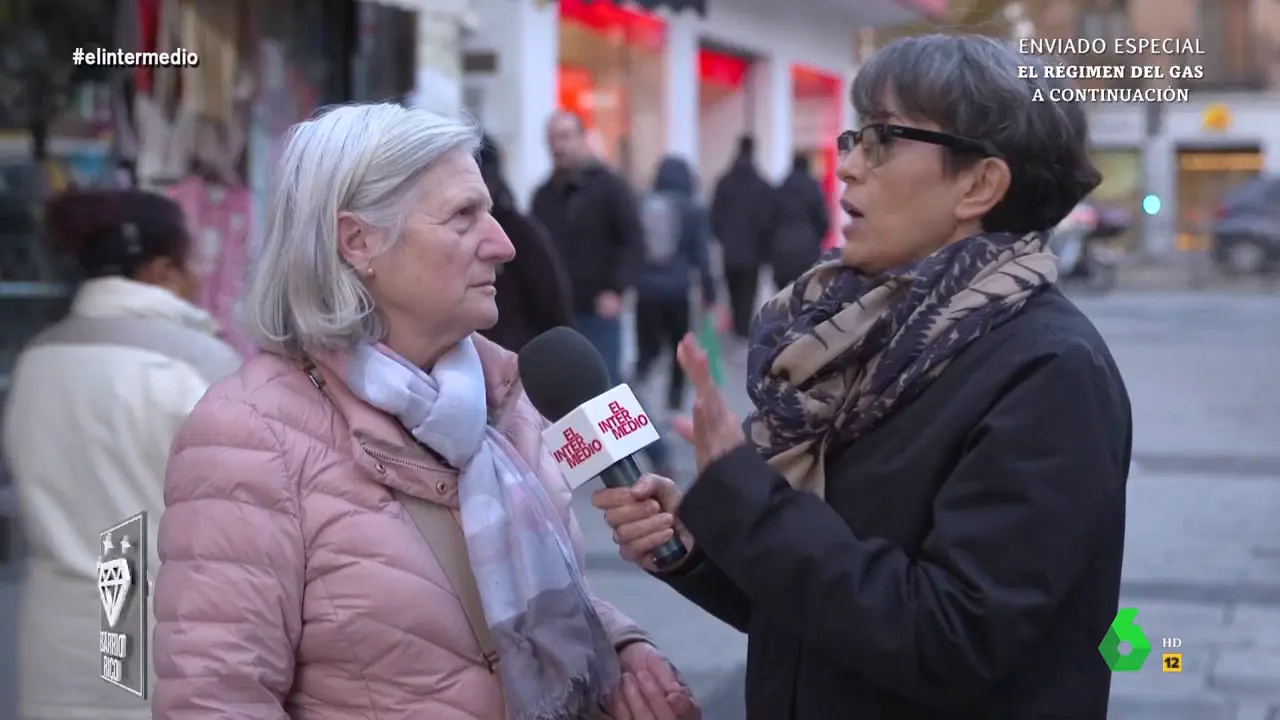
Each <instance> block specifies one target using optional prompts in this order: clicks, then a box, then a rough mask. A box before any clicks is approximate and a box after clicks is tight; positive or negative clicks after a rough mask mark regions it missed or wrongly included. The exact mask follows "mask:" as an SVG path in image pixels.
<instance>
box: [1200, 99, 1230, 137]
mask: <svg viewBox="0 0 1280 720" xmlns="http://www.w3.org/2000/svg"><path fill="white" fill-rule="evenodd" d="M1201 123H1202V124H1203V125H1204V129H1205V130H1212V131H1213V132H1223V131H1225V130H1227V129H1228V128H1230V127H1231V110H1230V108H1228V107H1227V106H1226V105H1223V104H1222V103H1214V104H1212V105H1210V106H1209V107H1207V108H1205V109H1204V115H1202V116H1201Z"/></svg>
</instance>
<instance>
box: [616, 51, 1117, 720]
mask: <svg viewBox="0 0 1280 720" xmlns="http://www.w3.org/2000/svg"><path fill="white" fill-rule="evenodd" d="M1027 62H1036V61H1034V60H1028V58H1027V57H1026V56H1018V55H1015V54H1013V53H1012V52H1011V51H1010V50H1008V49H1007V48H1006V47H1005V46H1004V45H1003V44H1001V43H1000V42H998V41H996V40H994V39H991V38H983V37H974V36H959V37H957V36H941V35H930V36H917V37H910V38H904V39H901V40H897V41H895V42H893V43H891V44H889V45H888V46H886V47H884V48H883V49H881V50H880V51H879V52H877V53H876V54H875V55H874V56H872V58H871V60H870V61H869V62H868V63H867V64H866V65H864V66H863V67H862V68H861V69H860V71H859V72H858V77H857V79H856V80H855V81H854V86H853V104H854V108H855V109H856V111H857V116H858V117H860V118H863V119H864V120H865V121H866V122H868V123H869V124H868V125H864V126H863V127H862V128H861V129H860V130H857V131H848V132H845V133H843V134H842V135H841V136H840V142H839V145H840V151H841V159H840V169H839V174H840V178H841V179H842V180H843V181H844V183H845V189H844V193H843V195H842V198H841V201H842V205H843V206H844V208H845V210H846V211H848V212H849V214H850V215H851V216H852V218H853V222H852V224H851V225H850V226H849V228H848V229H847V230H846V231H845V240H846V244H845V246H844V247H843V248H841V249H840V250H838V251H835V252H833V253H831V255H830V256H829V257H828V258H826V259H824V260H823V261H821V262H819V264H818V265H817V266H815V267H814V268H813V269H811V270H809V271H808V272H806V273H804V274H803V275H802V276H801V277H800V278H799V279H798V280H797V281H796V282H795V284H794V285H793V286H792V287H791V288H790V289H788V290H784V291H783V292H781V293H779V295H778V296H777V297H776V298H774V299H773V300H772V301H770V302H769V303H767V304H766V305H765V307H764V308H762V309H761V311H760V313H759V315H758V316H757V319H756V321H755V324H754V327H753V329H752V335H753V338H752V348H751V351H750V359H749V367H748V381H747V389H748V392H749V394H750V396H751V399H752V402H753V403H754V405H755V411H754V413H753V414H752V415H751V416H749V417H748V418H747V419H746V421H745V423H739V422H738V420H737V418H735V417H734V416H733V413H732V411H731V410H730V409H729V407H728V405H727V403H726V401H725V398H724V397H723V396H721V395H720V393H719V392H718V391H717V390H716V388H715V385H714V383H713V382H712V381H711V378H710V377H709V373H708V370H707V363H706V357H705V356H704V355H703V354H702V352H701V351H700V350H699V349H698V347H697V345H696V344H695V343H693V342H691V341H690V339H686V340H685V341H683V342H682V343H681V347H680V351H679V357H680V360H681V363H682V365H683V366H684V368H685V370H686V371H687V372H688V373H689V376H690V380H691V382H692V384H693V386H694V390H695V393H696V395H697V398H696V400H695V404H694V414H693V417H692V419H690V420H688V421H686V422H681V423H679V424H678V426H677V430H678V431H679V432H680V433H681V434H682V435H683V436H684V437H686V438H687V439H689V440H690V441H691V442H692V443H693V444H694V448H695V452H696V456H697V459H698V466H699V470H700V475H699V477H698V478H697V479H696V481H695V482H694V483H693V484H692V486H691V487H690V488H689V489H688V491H687V492H686V493H685V494H684V495H683V497H682V496H681V492H680V491H679V490H678V489H677V487H676V485H675V484H674V483H672V482H671V481H670V480H667V479H665V478H660V477H656V476H647V477H645V478H642V480H641V482H640V484H639V485H638V486H637V487H635V488H631V489H621V490H603V491H600V492H598V493H596V494H595V495H594V496H593V498H592V501H593V503H594V504H595V505H596V506H597V507H601V508H604V509H605V519H606V521H607V522H608V524H609V525H611V526H613V527H614V528H615V538H616V539H617V540H618V543H619V544H620V546H621V548H622V554H623V556H624V557H626V558H629V559H639V558H645V557H647V555H648V552H649V551H650V550H652V549H653V548H654V547H655V546H656V545H657V544H659V543H661V542H664V541H666V540H668V539H670V538H671V536H672V533H673V532H679V533H680V534H681V537H682V539H683V540H684V541H685V543H686V545H687V546H688V547H690V548H691V551H690V554H689V555H688V557H687V559H686V560H685V561H684V562H683V563H682V564H681V565H680V566H678V567H677V568H676V569H674V570H673V571H671V572H668V573H663V574H660V575H659V577H661V578H662V579H663V580H665V581H666V582H667V583H668V584H669V585H670V586H671V587H673V588H675V589H676V590H677V591H679V592H680V593H681V594H683V595H684V596H685V597H686V598H688V599H690V600H692V601H693V602H695V603H697V604H698V605H699V606H701V607H702V608H704V609H706V610H707V611H708V612H710V613H712V614H714V615H716V616H717V617H719V618H720V619H722V620H724V621H725V622H727V623H729V624H731V625H733V626H734V627H736V628H738V629H740V630H742V631H744V632H746V633H747V634H748V636H749V643H748V646H749V647H748V651H747V680H746V693H747V697H746V704H747V717H748V718H749V720H829V719H830V718H859V720H925V719H928V720H937V719H938V718H946V719H947V720H970V719H972V720H988V719H990V718H1009V719H1011V720H1012V719H1017V720H1024V719H1025V720H1032V719H1033V718H1034V719H1035V720H1042V719H1047V718H1062V719H1066V718H1071V719H1072V720H1084V719H1086V718H1087V719H1088V720H1102V719H1103V718H1105V717H1106V716H1107V705H1108V698H1109V695H1110V687H1111V670H1110V669H1108V667H1107V664H1106V661H1105V660H1104V658H1103V656H1102V655H1101V654H1100V653H1099V651H1098V645H1099V643H1100V642H1101V641H1102V639H1103V638H1104V637H1105V636H1106V634H1107V632H1108V629H1109V627H1110V625H1111V624H1112V622H1113V621H1115V620H1116V618H1117V606H1118V604H1119V596H1120V568H1121V562H1122V559H1123V555H1124V534H1125V486H1126V484H1127V480H1128V472H1129V459H1130V453H1131V450H1132V441H1133V426H1132V410H1131V408H1130V404H1129V399H1128V395H1127V392H1126V390H1125V385H1124V381H1123V380H1122V378H1121V376H1120V372H1119V370H1118V369H1117V367H1116V363H1115V361H1114V360H1113V359H1112V356H1111V353H1110V352H1109V350H1108V349H1107V344H1106V342H1105V341H1104V340H1103V339H1102V337H1101V336H1100V335H1099V334H1098V332H1097V330H1096V329H1095V328H1094V327H1093V325H1092V324H1091V323H1090V322H1089V320H1088V319H1087V318H1086V317H1085V316H1084V314H1082V313H1081V312H1080V311H1079V310H1078V309H1077V308H1076V307H1075V306H1074V305H1073V304H1072V303H1071V301H1070V300H1068V299H1067V298H1066V297H1065V296H1064V295H1063V294H1062V293H1061V292H1060V291H1059V290H1058V289H1057V288H1056V287H1055V286H1054V283H1055V280H1056V277H1057V271H1056V267H1057V266H1056V260H1055V258H1054V257H1053V255H1052V254H1051V253H1050V252H1049V251H1048V250H1046V248H1045V242H1046V235H1047V233H1048V231H1049V230H1050V229H1051V228H1053V227H1054V226H1055V225H1056V224H1057V223H1058V222H1059V221H1060V220H1061V219H1062V218H1063V217H1065V216H1066V214H1067V213H1068V212H1069V211H1070V210H1071V208H1072V207H1073V206H1074V205H1075V204H1076V203H1077V202H1078V201H1079V200H1080V199H1081V198H1082V197H1084V196H1085V195H1086V194H1088V193H1089V192H1090V191H1091V190H1092V189H1093V188H1095V187H1096V186H1097V185H1098V183H1099V182H1100V180H1101V176H1100V175H1099V173H1098V172H1097V170H1096V169H1095V168H1094V167H1093V166H1092V165H1091V164H1090V161H1089V157H1088V137H1089V133H1088V128H1087V124H1086V120H1085V114H1084V112H1083V110H1082V109H1081V108H1080V106H1079V105H1077V104H1076V103H1074V102H1065V101H1059V100H1053V99H1051V98H1054V97H1056V95H1055V93H1054V92H1052V91H1053V90H1060V89H1061V88H1063V87H1064V86H1065V83H1064V82H1063V81H1060V80H1046V79H1043V78H1044V75H1045V74H1044V72H1043V71H1040V72H1039V73H1032V74H1033V75H1037V74H1038V75H1039V77H1038V78H1035V77H1033V78H1031V79H1018V75H1019V74H1018V72H1017V68H1018V66H1019V65H1020V64H1024V63H1027ZM1024 75H1025V73H1024ZM1034 98H1046V100H1045V101H1044V102H1037V101H1036V100H1035V99H1034ZM1012 119H1016V120H1017V122H1011V120H1012ZM655 499H656V500H657V501H658V502H656V503H655V502H653V501H654V500H655ZM655 505H660V506H661V511H657V510H655V509H654V507H653V506H655ZM644 562H645V563H647V562H648V561H647V560H646V561H644ZM646 567H647V568H648V569H649V570H650V571H651V572H652V571H653V569H652V566H651V565H646Z"/></svg>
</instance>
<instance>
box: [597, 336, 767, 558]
mask: <svg viewBox="0 0 1280 720" xmlns="http://www.w3.org/2000/svg"><path fill="white" fill-rule="evenodd" d="M676 359H677V361H678V362H679V363H680V367H681V368H683V369H684V372H685V374H686V375H687V376H688V377H689V381H690V383H691V384H692V385H693V389H694V393H695V398H694V403H693V417H691V418H689V417H685V418H679V419H678V420H676V423H675V430H676V432H677V433H679V435H680V436H681V437H683V438H684V439H685V440H688V441H689V442H690V443H692V444H693V447H694V451H695V456H696V458H697V463H698V472H702V470H703V469H704V468H706V467H707V465H709V464H711V463H712V462H713V461H715V460H716V459H718V458H720V457H721V456H723V455H725V454H727V453H728V452H730V451H731V450H734V449H735V448H737V447H738V446H740V445H742V444H743V443H744V442H746V436H744V435H743V434H742V423H741V421H740V420H739V419H738V417H737V416H736V415H735V414H734V412H733V410H732V409H730V407H729V403H728V401H727V400H725V397H724V395H723V394H722V393H721V392H720V389H719V388H718V387H716V384H715V381H714V380H713V379H712V377H711V368H710V365H709V364H708V360H707V354H706V353H705V352H703V350H702V348H700V347H698V343H697V341H696V340H695V339H694V338H693V336H691V335H686V336H685V337H684V339H683V340H681V341H680V347H679V349H678V350H677V351H676ZM681 497H683V493H681V492H680V489H679V488H678V487H676V484H675V483H674V482H672V481H671V479H670V478H664V477H661V476H658V475H645V476H644V477H643V478H641V479H640V481H639V482H637V483H636V484H635V485H632V486H631V487H622V488H605V489H603V490H597V491H596V492H595V493H593V494H592V495H591V504H592V505H594V506H596V507H597V508H599V509H601V510H604V519H605V522H606V523H608V524H609V526H610V527H612V528H613V530H614V538H615V539H616V540H617V541H618V547H619V552H620V553H621V555H622V557H623V558H625V559H626V560H628V561H629V562H633V563H637V564H639V565H640V566H641V567H643V568H644V569H646V570H649V571H651V572H652V571H654V570H657V569H658V568H656V567H655V566H654V563H653V559H652V557H651V555H650V553H652V552H653V551H654V550H655V549H657V548H659V547H661V546H662V545H664V544H665V543H667V542H669V541H670V540H671V538H672V537H679V539H680V540H681V542H682V543H683V544H684V546H685V547H686V548H689V549H692V548H693V538H692V537H690V536H689V533H688V532H687V531H686V530H685V529H684V528H683V527H682V526H681V525H680V524H679V523H678V522H677V521H676V518H675V512H676V508H677V507H679V505H680V499H681Z"/></svg>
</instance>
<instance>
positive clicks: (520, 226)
mask: <svg viewBox="0 0 1280 720" xmlns="http://www.w3.org/2000/svg"><path fill="white" fill-rule="evenodd" d="M479 162H480V175H481V176H482V177H483V178H484V184H485V186H486V187H488V188H489V197H490V198H491V199H492V200H493V209H492V211H491V212H492V213H493V218H494V219H495V220H497V221H498V225H500V226H502V231H503V232H505V233H506V234H507V238H508V239H510V240H511V245H512V247H514V248H515V252H516V255H515V257H514V258H512V259H511V260H510V261H508V262H506V263H505V264H502V265H499V266H498V267H497V273H498V278H497V280H495V281H494V287H495V288H496V289H497V291H498V322H497V323H495V324H494V326H493V327H491V328H489V329H488V330H483V331H482V332H481V334H483V335H484V336H485V337H487V338H489V339H490V340H492V341H493V342H495V343H497V344H499V345H501V346H502V347H504V348H506V349H508V350H511V351H512V352H520V348H522V347H524V344H525V343H527V342H529V341H530V340H532V339H533V338H535V337H537V336H538V335H540V334H541V333H543V332H546V331H547V330H550V329H551V328H553V327H556V326H557V325H573V309H572V306H571V304H570V300H569V278H568V276H567V275H566V274H565V270H564V263H563V262H561V260H560V252H559V251H558V250H556V247H555V244H554V243H553V242H552V241H551V236H550V235H548V234H547V229H546V228H544V227H542V223H540V222H538V221H537V220H536V219H534V218H532V217H529V216H527V215H525V214H524V213H521V212H520V210H519V209H518V208H517V207H516V199H515V196H514V195H512V194H511V188H510V186H508V185H507V181H506V178H505V176H504V175H503V172H502V154H501V151H500V149H499V148H498V146H497V145H496V144H495V143H494V141H493V138H491V137H489V136H488V135H486V136H485V137H484V138H483V141H482V143H481V145H480V155H479Z"/></svg>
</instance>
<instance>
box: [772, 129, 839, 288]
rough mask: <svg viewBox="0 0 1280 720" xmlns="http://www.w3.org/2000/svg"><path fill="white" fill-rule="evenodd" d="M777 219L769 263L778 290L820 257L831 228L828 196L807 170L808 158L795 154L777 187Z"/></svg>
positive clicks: (791, 281)
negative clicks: (784, 178)
mask: <svg viewBox="0 0 1280 720" xmlns="http://www.w3.org/2000/svg"><path fill="white" fill-rule="evenodd" d="M777 197H778V217H777V225H776V226H775V230H774V232H775V235H774V238H773V243H772V252H771V253H770V257H769V263H770V265H771V266H772V267H773V283H774V285H776V286H777V287H778V289H779V290H781V289H782V288H784V287H786V286H788V285H790V284H791V283H793V282H795V279H796V278H798V277H800V274H801V273H803V272H804V271H805V270H808V269H809V268H811V267H813V264H814V263H816V262H818V258H819V257H820V256H821V255H822V240H823V238H825V237H826V235H827V231H828V229H829V228H830V226H831V213H830V211H828V210H827V197H826V195H825V194H823V192H822V186H821V185H819V184H818V181H817V180H815V179H814V177H813V173H812V172H810V170H809V158H808V157H806V156H805V155H802V154H797V155H796V156H795V159H794V160H793V162H792V165H791V174H790V175H788V176H787V179H786V180H784V181H782V186H781V187H779V188H778V195H777Z"/></svg>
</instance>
